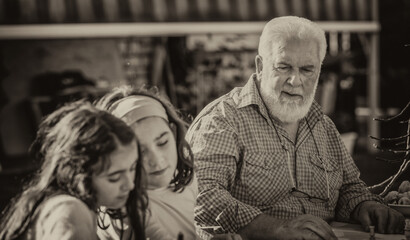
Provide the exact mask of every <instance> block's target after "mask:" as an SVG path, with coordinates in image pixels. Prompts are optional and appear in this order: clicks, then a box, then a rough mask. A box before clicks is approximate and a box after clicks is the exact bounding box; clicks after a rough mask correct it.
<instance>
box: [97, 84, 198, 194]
mask: <svg viewBox="0 0 410 240" xmlns="http://www.w3.org/2000/svg"><path fill="white" fill-rule="evenodd" d="M132 95H142V96H146V97H151V98H153V99H155V100H157V101H158V102H160V103H161V104H162V106H163V107H164V108H165V111H166V112H167V115H168V121H169V124H174V125H175V126H176V133H175V139H176V142H177V152H178V163H177V170H178V171H177V174H176V175H175V176H174V178H173V179H172V181H171V183H170V184H172V185H174V191H183V190H184V188H185V186H187V185H188V184H189V183H190V182H191V181H192V178H193V174H194V173H193V161H194V160H193V159H194V158H193V154H192V151H191V148H190V146H189V144H188V143H187V142H186V140H185V134H186V131H187V129H188V127H189V124H188V123H187V122H185V121H184V120H182V115H181V114H180V113H179V112H177V111H176V109H175V107H174V106H173V105H172V104H171V103H170V102H169V101H167V100H166V99H164V98H162V97H160V96H159V94H158V93H156V92H154V89H147V88H145V87H143V88H140V89H135V88H133V87H131V86H122V87H118V88H115V89H113V90H112V91H111V92H110V93H107V94H106V95H105V96H103V97H102V98H101V99H99V100H97V101H96V102H95V105H96V106H97V107H98V108H100V109H103V110H106V111H109V112H110V110H111V106H112V105H113V104H114V103H115V102H117V101H118V100H120V99H122V98H124V97H128V96H132ZM170 128H171V126H170ZM171 130H172V128H171Z"/></svg>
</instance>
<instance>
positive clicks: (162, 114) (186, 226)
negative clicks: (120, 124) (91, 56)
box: [96, 87, 198, 240]
mask: <svg viewBox="0 0 410 240" xmlns="http://www.w3.org/2000/svg"><path fill="white" fill-rule="evenodd" d="M96 105H97V107H99V108H102V109H104V110H107V111H109V112H111V113H112V114H113V115H114V116H117V117H119V118H120V119H122V120H124V121H125V122H126V123H127V124H128V125H129V126H131V127H132V129H133V130H134V132H135V134H136V135H137V138H138V140H139V142H140V145H141V152H142V158H143V166H144V169H145V171H146V172H147V193H148V198H149V210H150V211H149V212H150V213H149V214H148V222H147V224H146V235H147V237H149V238H150V239H151V240H155V239H163V238H158V237H157V234H158V231H161V229H162V230H165V232H167V233H168V234H169V235H168V238H169V239H174V240H176V239H177V238H178V235H179V234H182V235H183V237H184V239H196V238H197V236H196V233H195V226H194V206H195V199H196V196H197V194H198V187H197V181H196V178H195V177H194V174H193V156H192V152H191V149H190V147H189V145H188V143H187V142H186V141H185V139H184V137H185V133H186V129H187V126H188V125H187V123H185V122H184V121H183V120H181V118H180V117H179V116H178V114H177V112H176V111H175V109H174V108H173V106H172V105H171V104H170V103H168V102H167V101H165V100H163V99H161V98H159V97H158V96H156V95H154V94H152V93H150V92H148V91H144V90H141V91H136V90H133V89H132V88H130V87H122V88H118V89H115V90H113V91H112V92H111V93H109V94H107V95H105V96H104V97H103V98H102V99H100V100H99V101H98V102H97V103H96ZM158 223H159V227H160V229H158V228H157V227H154V226H158Z"/></svg>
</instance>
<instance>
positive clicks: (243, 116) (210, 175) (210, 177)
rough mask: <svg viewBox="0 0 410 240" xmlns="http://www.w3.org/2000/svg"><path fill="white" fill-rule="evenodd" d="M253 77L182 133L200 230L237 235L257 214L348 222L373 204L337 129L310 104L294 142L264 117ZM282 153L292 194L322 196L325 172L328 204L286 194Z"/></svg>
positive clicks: (199, 116) (213, 105) (265, 112)
mask: <svg viewBox="0 0 410 240" xmlns="http://www.w3.org/2000/svg"><path fill="white" fill-rule="evenodd" d="M254 79H255V75H252V77H251V78H250V80H249V81H248V83H247V84H246V85H245V86H244V87H243V88H235V89H233V90H232V91H231V92H229V93H228V94H226V95H224V96H222V97H220V98H219V99H217V100H215V101H213V102H212V103H210V104H209V105H208V106H206V107H205V108H204V109H203V110H202V111H201V113H200V114H199V115H198V116H197V117H196V119H195V120H194V122H193V124H192V125H191V127H190V129H189V130H188V134H187V136H186V138H187V141H188V142H189V143H190V145H191V147H192V151H193V153H194V156H195V167H196V171H197V172H196V173H197V176H198V182H199V195H198V198H197V206H196V207H195V221H196V222H197V224H198V225H199V226H214V225H217V226H221V227H222V228H223V230H224V231H225V232H237V230H238V229H241V228H243V227H244V226H246V225H247V224H249V223H250V222H251V221H252V220H253V219H254V218H255V217H256V216H257V215H259V214H261V213H265V214H268V215H271V216H274V217H276V218H280V219H289V218H293V217H296V216H298V215H301V214H312V215H315V216H318V217H321V218H323V219H325V220H331V219H335V218H336V219H337V220H338V221H348V220H349V218H350V213H351V212H352V211H353V209H354V208H355V206H357V205H358V204H359V203H361V202H363V201H366V200H376V201H380V199H379V198H378V197H377V196H376V195H373V194H371V193H370V192H369V191H368V190H367V189H366V185H365V184H364V183H363V181H361V180H360V179H359V176H360V173H359V170H358V168H357V167H356V165H355V164H354V162H353V159H352V158H351V156H350V155H349V154H348V152H347V150H346V148H345V146H344V144H343V142H342V141H341V139H340V134H339V132H338V131H337V129H336V127H335V125H334V124H333V122H332V121H331V120H330V118H329V117H327V116H326V115H323V113H322V111H321V110H320V107H319V105H318V104H317V103H316V102H314V103H313V105H312V107H311V109H310V111H309V113H308V114H307V116H306V117H305V118H304V119H303V120H301V121H300V124H299V129H298V133H297V140H296V143H293V142H292V141H291V140H290V138H289V135H288V134H287V132H286V131H285V130H284V128H282V127H281V126H280V124H278V122H276V121H275V120H273V119H271V118H270V117H269V115H268V112H267V109H266V107H265V105H264V103H263V102H262V99H261V97H260V95H259V91H258V89H257V87H256V84H255V81H254ZM274 125H275V127H274ZM275 128H276V130H275ZM316 146H317V147H316ZM284 148H285V149H287V151H288V152H289V154H290V159H291V161H290V162H291V169H292V170H291V172H292V174H293V177H294V179H295V182H296V186H297V188H298V189H299V190H302V191H304V192H306V193H308V194H309V195H311V196H314V197H319V198H327V189H328V186H327V185H328V184H327V181H326V174H327V177H328V180H329V189H330V200H329V202H328V204H325V203H312V202H310V201H309V200H308V199H306V198H297V197H294V196H291V195H290V189H291V188H292V184H291V179H290V174H289V170H288V165H287V164H288V163H287V162H288V161H287V159H288V157H287V153H286V150H285V149H284ZM322 159H323V161H322ZM325 169H326V171H325ZM200 232H201V231H200Z"/></svg>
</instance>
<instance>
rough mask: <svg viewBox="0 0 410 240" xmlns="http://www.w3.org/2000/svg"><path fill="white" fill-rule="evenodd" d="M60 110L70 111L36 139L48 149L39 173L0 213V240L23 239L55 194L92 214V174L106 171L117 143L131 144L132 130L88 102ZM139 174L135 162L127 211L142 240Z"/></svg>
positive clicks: (143, 198)
mask: <svg viewBox="0 0 410 240" xmlns="http://www.w3.org/2000/svg"><path fill="white" fill-rule="evenodd" d="M65 107H67V108H71V110H68V111H61V110H60V112H62V113H63V115H64V116H62V117H60V120H59V121H58V122H57V123H56V124H54V126H53V127H48V129H47V133H46V134H45V136H43V137H44V138H42V140H41V141H44V143H47V144H46V145H45V146H46V147H47V149H42V152H41V154H42V155H41V156H42V157H43V159H42V160H43V163H42V166H41V169H40V170H39V172H38V173H37V174H36V176H35V177H34V179H33V180H32V181H31V182H30V183H29V184H28V185H27V186H26V187H25V190H24V191H23V192H22V193H21V194H20V195H19V196H17V197H16V198H14V199H13V200H12V202H11V204H10V205H9V206H8V207H7V208H6V210H5V211H4V214H3V219H2V220H1V224H0V229H1V230H0V239H2V240H9V239H15V238H18V237H20V236H22V234H24V233H25V231H26V230H27V228H28V227H29V225H30V223H31V222H32V220H33V219H34V218H35V215H36V210H37V207H38V206H39V205H40V204H41V203H43V202H44V201H45V200H47V199H48V198H49V197H51V196H54V195H57V194H68V195H71V196H74V197H76V198H78V199H80V200H81V201H83V202H84V203H85V204H86V205H87V206H88V207H89V208H90V209H91V210H93V211H97V208H98V206H97V204H96V202H97V201H96V200H97V199H96V196H95V191H94V189H93V188H92V175H93V174H94V173H96V174H98V173H99V172H102V171H104V170H105V169H107V168H108V167H109V164H110V161H109V158H108V157H107V156H108V155H109V154H110V153H112V152H113V151H115V150H116V149H117V147H118V146H117V144H118V142H119V143H120V144H124V145H125V144H129V143H131V142H132V141H136V137H135V135H134V133H133V131H132V129H131V128H129V127H128V126H127V125H126V124H125V123H124V122H123V121H121V120H119V119H118V118H116V117H114V116H113V115H111V114H109V113H108V112H105V111H101V110H98V109H96V108H95V107H94V106H92V105H91V104H90V103H83V104H81V105H79V106H78V107H77V108H72V106H70V105H66V106H65ZM57 115H58V114H57ZM58 116H59V115H58ZM47 126H49V125H47ZM138 151H139V149H138ZM139 156H141V155H139ZM142 171H143V168H142V164H141V161H138V164H137V169H136V177H135V188H134V190H133V191H131V192H130V195H129V198H128V201H127V206H126V207H127V212H128V213H129V218H130V221H131V226H132V228H133V229H134V233H135V234H136V236H137V237H138V238H140V237H141V238H142V239H144V238H145V234H144V226H143V222H144V219H143V218H144V217H141V216H140V214H141V213H144V212H145V209H146V207H147V196H146V193H145V191H144V187H143V186H141V185H142V181H141V178H142V176H143V172H142Z"/></svg>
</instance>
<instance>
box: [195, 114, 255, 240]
mask: <svg viewBox="0 0 410 240" xmlns="http://www.w3.org/2000/svg"><path fill="white" fill-rule="evenodd" d="M225 109H226V110H227V108H225ZM217 113H218V112H217ZM187 141H188V142H189V143H190V145H191V146H192V151H193V153H194V156H195V167H196V171H197V176H198V183H199V195H198V198H197V206H196V208H195V220H196V222H197V223H198V224H199V225H200V226H214V225H217V226H221V227H222V228H223V230H224V231H225V232H237V230H238V229H240V228H242V227H244V226H246V225H247V224H248V223H249V222H251V221H252V220H253V219H254V218H255V217H256V216H257V215H259V214H261V211H260V210H259V209H258V208H256V207H253V206H250V205H247V204H244V203H242V202H241V201H238V200H237V199H236V198H235V197H233V196H232V195H231V193H230V192H231V191H232V186H233V185H234V184H236V182H235V181H238V179H237V177H236V176H237V170H238V165H239V164H240V161H239V159H240V149H239V148H240V145H241V144H240V143H239V139H238V136H237V134H236V130H235V127H234V126H233V125H232V123H228V122H227V121H226V119H225V118H223V117H221V116H220V115H219V114H210V115H207V116H204V117H203V118H201V119H199V120H198V121H197V122H196V123H194V124H193V125H192V126H191V129H190V131H189V133H188V134H187ZM239 194H241V193H239ZM242 194H243V193H242Z"/></svg>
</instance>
